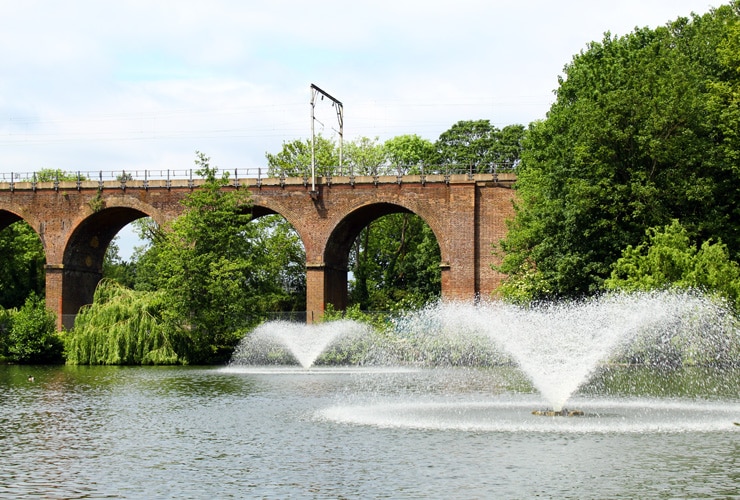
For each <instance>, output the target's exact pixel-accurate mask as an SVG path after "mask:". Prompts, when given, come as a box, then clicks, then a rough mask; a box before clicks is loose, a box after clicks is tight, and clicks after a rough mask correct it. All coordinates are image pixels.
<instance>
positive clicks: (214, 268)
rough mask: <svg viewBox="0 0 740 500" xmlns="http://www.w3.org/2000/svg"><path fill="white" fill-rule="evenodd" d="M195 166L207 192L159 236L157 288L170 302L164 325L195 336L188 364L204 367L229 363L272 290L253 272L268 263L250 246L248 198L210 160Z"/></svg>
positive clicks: (191, 199) (195, 198) (199, 191)
mask: <svg viewBox="0 0 740 500" xmlns="http://www.w3.org/2000/svg"><path fill="white" fill-rule="evenodd" d="M196 164H197V165H198V175H200V176H202V177H203V178H204V179H205V184H204V185H203V186H202V187H200V188H199V189H196V190H195V191H193V193H192V194H191V195H190V196H189V197H188V198H186V199H185V200H184V202H183V203H184V205H185V212H184V213H183V215H181V216H180V217H178V218H177V219H175V221H174V222H173V223H172V226H171V227H170V228H168V230H167V231H163V232H162V234H161V235H160V236H159V239H158V241H157V244H156V246H157V247H158V248H157V250H156V259H155V269H156V274H155V288H157V289H159V290H161V291H163V293H164V294H165V301H166V304H167V312H166V315H165V319H166V320H167V321H168V322H169V323H170V324H171V325H172V326H173V328H177V327H179V328H183V329H184V330H185V331H187V332H188V333H189V339H190V345H189V347H188V352H187V354H186V355H185V356H183V357H185V358H186V359H187V360H188V361H189V362H191V363H203V362H213V361H218V360H220V359H224V358H225V357H226V356H228V355H229V353H230V352H231V350H232V349H233V347H234V345H235V343H236V342H237V341H238V340H239V338H240V337H241V333H240V332H242V329H243V328H245V327H246V326H249V324H250V319H251V320H252V321H254V319H255V318H253V316H252V312H253V311H255V310H257V311H258V310H259V307H258V304H259V302H260V294H261V293H262V292H263V291H264V289H265V287H266V286H267V285H268V283H265V280H264V278H263V277H262V276H261V275H260V274H259V273H257V272H253V271H255V270H256V269H257V268H258V267H259V265H260V264H261V261H262V259H264V258H265V256H264V253H262V252H259V250H258V249H256V248H254V244H253V239H252V238H251V237H252V236H253V235H254V226H250V224H249V222H250V218H251V217H250V214H249V211H248V208H249V197H248V194H247V193H246V192H244V191H234V190H229V189H225V188H226V186H227V185H228V173H223V174H222V175H221V176H220V177H219V176H218V175H217V170H218V169H217V168H215V167H211V166H210V159H209V158H208V157H206V156H205V155H204V154H203V153H198V158H197V160H196ZM178 354H180V355H181V356H182V353H178Z"/></svg>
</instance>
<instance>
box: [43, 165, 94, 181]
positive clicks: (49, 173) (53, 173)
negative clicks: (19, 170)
mask: <svg viewBox="0 0 740 500" xmlns="http://www.w3.org/2000/svg"><path fill="white" fill-rule="evenodd" d="M77 177H78V174H76V173H73V172H66V171H64V170H60V169H58V168H57V169H52V168H42V169H41V170H39V171H38V172H36V181H37V182H54V181H76V180H77ZM79 178H80V180H81V181H84V180H87V177H85V176H84V175H79Z"/></svg>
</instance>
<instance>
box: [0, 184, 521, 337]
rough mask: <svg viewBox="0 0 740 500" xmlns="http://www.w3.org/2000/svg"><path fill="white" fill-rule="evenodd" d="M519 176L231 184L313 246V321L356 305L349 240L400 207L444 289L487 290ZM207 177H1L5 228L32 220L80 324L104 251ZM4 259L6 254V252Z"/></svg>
mask: <svg viewBox="0 0 740 500" xmlns="http://www.w3.org/2000/svg"><path fill="white" fill-rule="evenodd" d="M514 181H515V176H514V174H505V173H504V174H498V175H493V176H492V175H490V174H455V175H427V176H410V175H407V176H402V177H401V176H387V177H385V176H380V177H377V176H374V177H359V176H358V177H334V178H329V179H322V178H319V182H317V184H316V185H315V189H316V191H314V192H312V191H311V186H309V185H307V183H306V181H305V179H303V178H282V179H276V178H275V179H272V178H271V179H238V180H232V183H233V185H232V186H230V187H228V188H225V189H247V190H249V191H250V193H251V194H252V201H253V204H254V205H253V208H252V210H253V215H254V217H260V216H263V215H266V214H272V213H276V214H280V215H282V216H283V217H285V218H286V219H287V220H288V222H290V223H291V224H292V226H293V228H295V230H296V231H297V232H298V234H299V236H300V238H301V239H302V241H303V244H304V247H305V251H306V283H307V304H306V311H307V318H308V321H309V322H311V321H313V320H316V319H318V318H320V317H321V315H322V314H323V311H324V308H325V306H326V304H329V303H331V304H333V305H334V306H336V307H337V308H339V309H342V308H344V307H345V306H346V305H347V263H348V255H349V250H350V246H351V245H352V243H353V241H354V239H355V238H356V236H357V235H358V234H359V232H360V230H361V229H362V228H363V227H365V226H366V225H367V224H369V223H370V222H371V221H373V220H374V219H377V218H378V217H381V216H383V215H387V214H390V213H394V212H411V213H414V214H416V215H418V216H419V217H421V218H422V219H423V220H424V221H425V222H426V223H427V224H428V225H429V226H430V228H431V229H432V231H433V232H434V234H435V236H436V238H437V242H438V244H439V247H440V253H441V259H442V261H441V262H440V266H441V269H442V296H443V298H444V299H445V300H471V299H473V298H474V297H476V296H478V295H481V296H484V295H487V294H489V293H491V292H492V291H493V290H495V288H496V287H497V286H498V285H499V283H500V280H501V276H500V275H499V274H498V273H496V272H495V271H494V270H492V268H491V264H492V263H493V262H494V257H493V256H492V254H491V250H492V244H494V243H496V242H497V241H499V240H500V239H501V238H502V237H503V236H504V235H505V233H506V224H505V221H506V219H507V218H509V217H511V215H512V214H513V205H512V201H513V196H514V194H513V190H512V189H511V187H512V184H513V183H514ZM197 185H198V181H193V180H192V179H190V180H185V179H178V180H172V181H170V180H167V181H165V180H148V181H146V180H145V181H127V182H125V183H121V182H120V181H105V182H102V181H101V182H97V181H79V182H58V183H38V184H37V183H31V182H16V183H12V184H10V183H7V182H0V230H1V229H3V228H5V227H7V226H8V225H9V224H12V223H13V222H15V221H18V220H25V221H26V222H27V223H28V224H29V225H30V226H31V227H32V228H33V229H34V230H35V231H36V232H37V233H38V235H39V237H40V238H41V241H42V243H43V246H44V249H45V252H46V301H47V305H48V307H49V308H50V309H52V310H54V311H55V312H56V313H57V317H58V326H59V327H62V326H64V327H67V328H69V327H71V326H72V324H73V321H74V315H75V314H76V313H77V311H78V310H79V308H80V307H81V306H83V305H85V304H88V303H90V302H91V301H92V296H93V292H94V290H95V286H96V285H97V283H98V281H99V280H100V278H101V275H102V274H101V273H102V265H103V257H104V255H105V251H106V249H107V247H108V245H109V243H110V242H111V240H112V239H113V238H114V237H115V235H116V234H117V233H118V232H119V231H120V230H121V229H122V228H123V227H124V226H126V225H127V224H128V223H130V222H131V221H133V220H135V219H138V218H141V217H145V216H149V217H151V218H152V219H154V220H155V221H156V222H157V223H159V224H160V225H161V224H165V223H166V222H168V221H170V220H172V219H173V218H175V217H177V216H178V215H179V214H180V213H182V211H183V207H182V205H181V203H180V202H181V200H182V199H183V198H184V197H185V196H186V195H187V194H188V193H190V192H191V191H192V190H193V189H197ZM0 258H2V256H0Z"/></svg>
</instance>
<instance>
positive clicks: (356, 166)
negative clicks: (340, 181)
mask: <svg viewBox="0 0 740 500" xmlns="http://www.w3.org/2000/svg"><path fill="white" fill-rule="evenodd" d="M343 163H344V169H343V170H344V172H343V173H345V174H350V173H351V174H355V175H373V174H381V175H382V174H384V173H386V170H387V168H386V154H385V150H384V149H383V145H382V144H378V138H377V137H376V138H375V139H368V138H367V137H360V138H358V139H357V140H354V141H351V142H349V143H347V144H346V145H345V147H344V159H343Z"/></svg>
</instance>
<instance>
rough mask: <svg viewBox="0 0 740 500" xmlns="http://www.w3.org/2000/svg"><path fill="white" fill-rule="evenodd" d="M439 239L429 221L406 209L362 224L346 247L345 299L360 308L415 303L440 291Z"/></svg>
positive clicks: (431, 298) (400, 306) (414, 305)
mask: <svg viewBox="0 0 740 500" xmlns="http://www.w3.org/2000/svg"><path fill="white" fill-rule="evenodd" d="M440 261H441V256H440V251H439V245H438V244H437V240H436V238H435V236H434V233H433V232H432V230H431V229H430V228H429V226H428V225H427V224H426V223H425V222H424V221H423V220H422V219H421V218H420V217H418V216H416V215H413V214H409V213H396V214H389V215H386V216H384V217H381V218H379V219H377V220H375V221H374V222H371V223H370V224H369V225H368V226H366V227H365V228H364V229H363V230H362V231H361V232H360V234H359V236H358V237H357V239H356V240H355V242H354V244H353V246H352V249H351V251H350V268H351V270H352V273H353V276H354V279H353V280H351V283H350V297H349V298H350V303H351V304H358V305H359V306H360V308H362V309H364V310H372V311H394V310H399V309H404V308H418V307H421V306H423V305H424V304H426V303H427V302H430V301H435V300H437V298H439V296H440V291H441V282H442V278H441V269H440V267H439V263H440Z"/></svg>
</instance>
